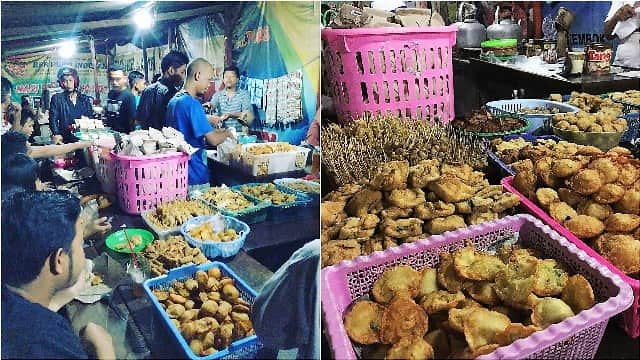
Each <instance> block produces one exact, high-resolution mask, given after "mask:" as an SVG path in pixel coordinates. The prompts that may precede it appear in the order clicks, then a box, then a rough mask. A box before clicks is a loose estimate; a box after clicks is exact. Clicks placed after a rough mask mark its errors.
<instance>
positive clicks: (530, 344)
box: [321, 215, 633, 359]
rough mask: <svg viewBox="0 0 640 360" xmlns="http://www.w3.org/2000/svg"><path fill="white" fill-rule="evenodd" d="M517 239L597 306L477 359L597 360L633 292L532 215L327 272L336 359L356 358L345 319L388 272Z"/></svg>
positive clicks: (325, 297)
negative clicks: (582, 284)
mask: <svg viewBox="0 0 640 360" xmlns="http://www.w3.org/2000/svg"><path fill="white" fill-rule="evenodd" d="M514 239H517V242H519V243H523V244H524V245H525V246H527V247H531V248H535V249H537V250H539V251H540V252H542V253H543V254H544V255H545V257H546V258H555V259H562V261H563V262H565V263H566V264H567V265H568V266H569V268H570V269H571V270H572V271H573V272H575V273H579V274H582V275H583V276H584V277H585V278H587V279H588V280H589V282H590V283H591V284H592V286H593V290H594V294H595V296H596V301H597V304H596V305H595V306H594V307H592V308H591V309H589V310H584V311H582V312H580V313H579V314H577V315H575V316H572V317H570V318H568V319H565V320H564V321H562V322H560V323H558V324H554V325H551V326H549V327H548V328H546V329H545V330H542V331H538V332H536V333H534V334H533V335H531V336H529V337H527V338H525V339H520V340H517V341H515V342H514V343H512V344H511V345H509V346H504V347H501V348H498V349H496V350H495V351H494V352H492V353H491V354H488V355H483V356H480V357H479V358H478V359H501V358H508V359H524V358H554V359H556V358H557V359H587V358H593V357H594V356H595V353H596V351H597V350H598V346H599V345H600V341H601V340H602V335H603V334H604V330H605V328H606V327H607V323H608V321H609V318H611V317H612V316H614V315H616V314H618V313H620V312H622V311H623V310H625V309H626V308H628V307H629V306H630V305H631V302H632V301H633V294H632V292H631V289H630V288H629V285H627V284H626V283H625V282H624V281H622V279H621V278H620V277H619V276H617V275H615V274H614V273H612V272H611V271H610V270H609V269H608V268H606V267H605V266H602V265H600V264H599V263H598V262H597V261H596V260H595V259H593V258H591V257H589V256H588V255H587V254H586V253H585V252H584V251H582V250H580V249H579V248H577V247H576V246H575V245H574V244H572V243H571V242H569V241H568V240H567V239H565V238H563V237H561V236H560V235H559V234H558V233H557V232H555V231H554V230H552V229H551V228H550V227H548V226H547V225H544V224H543V223H542V222H541V221H540V220H538V219H536V218H534V217H533V216H531V215H516V216H508V217H505V218H503V219H499V220H496V221H492V222H486V223H482V224H480V225H475V226H470V227H468V228H464V229H459V230H456V231H452V232H447V233H444V234H442V235H435V236H431V237H429V238H427V239H422V240H418V241H417V242H415V243H407V244H403V245H401V246H399V247H395V248H390V249H387V250H385V251H376V252H374V253H372V254H371V255H369V256H360V257H357V258H355V259H353V260H345V261H342V262H340V263H339V264H337V265H334V266H330V267H327V268H325V269H323V270H322V275H321V282H322V283H321V287H322V293H321V294H322V295H321V296H322V313H323V321H324V323H325V326H326V330H327V333H328V336H329V341H330V344H331V348H332V351H333V355H334V357H335V358H336V359H355V358H356V354H355V352H354V349H353V345H352V343H351V341H350V340H349V337H348V336H347V334H346V331H345V328H344V325H343V320H342V319H343V315H344V312H345V310H346V309H347V307H348V306H349V304H351V303H352V302H353V301H354V300H356V299H358V298H359V297H361V296H362V295H365V294H367V293H368V292H369V291H370V290H371V288H372V287H373V283H374V282H375V281H376V280H377V279H378V277H380V275H381V274H382V272H383V271H384V270H385V269H386V268H388V267H391V266H395V265H398V264H406V265H410V266H411V267H413V268H414V269H416V270H421V269H423V268H424V267H426V266H430V267H435V266H437V265H438V263H439V261H440V259H439V254H440V252H443V251H444V252H452V251H454V250H456V249H458V248H460V247H463V246H465V242H466V241H468V240H470V241H472V242H473V243H474V245H475V247H476V248H478V249H483V250H495V249H497V248H498V246H499V245H501V244H503V243H505V242H507V241H510V240H511V241H513V240H514Z"/></svg>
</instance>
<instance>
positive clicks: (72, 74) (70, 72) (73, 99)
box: [49, 66, 93, 144]
mask: <svg viewBox="0 0 640 360" xmlns="http://www.w3.org/2000/svg"><path fill="white" fill-rule="evenodd" d="M58 83H59V84H60V87H61V88H62V89H63V90H64V91H63V92H61V93H58V94H55V95H53V97H52V98H51V107H50V109H49V128H50V129H51V137H52V138H53V142H54V144H58V143H61V142H65V143H68V142H74V141H75V140H76V139H75V137H74V136H73V134H72V132H71V130H70V129H69V126H70V125H73V124H74V122H75V119H79V118H80V117H82V116H87V117H91V116H93V107H92V106H91V98H89V97H88V96H87V95H84V94H81V93H80V92H79V91H78V86H79V84H80V78H79V77H78V72H77V71H76V69H74V68H72V67H70V66H63V67H61V68H60V70H58Z"/></svg>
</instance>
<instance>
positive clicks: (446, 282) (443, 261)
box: [436, 252, 466, 293]
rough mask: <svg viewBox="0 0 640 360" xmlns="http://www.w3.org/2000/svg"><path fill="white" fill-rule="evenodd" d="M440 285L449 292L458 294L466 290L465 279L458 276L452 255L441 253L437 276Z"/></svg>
mask: <svg viewBox="0 0 640 360" xmlns="http://www.w3.org/2000/svg"><path fill="white" fill-rule="evenodd" d="M436 277H437V279H438V284H440V286H442V287H444V288H445V289H447V290H449V292H454V293H455V292H458V291H460V290H462V289H464V288H465V281H466V280H465V279H464V278H463V277H461V276H460V275H458V272H457V271H456V269H455V267H454V265H453V257H452V256H451V254H448V253H445V252H442V253H440V265H438V274H437V276H436Z"/></svg>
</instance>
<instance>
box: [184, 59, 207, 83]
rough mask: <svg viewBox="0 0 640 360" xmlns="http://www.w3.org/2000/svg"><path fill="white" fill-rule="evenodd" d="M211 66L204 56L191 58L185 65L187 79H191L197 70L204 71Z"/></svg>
mask: <svg viewBox="0 0 640 360" xmlns="http://www.w3.org/2000/svg"><path fill="white" fill-rule="evenodd" d="M211 67H212V66H211V63H210V62H209V61H207V60H206V59H204V58H197V59H193V60H192V61H191V62H190V63H189V65H188V66H187V80H193V77H194V76H195V74H196V73H197V72H199V71H204V70H205V69H208V68H211ZM207 80H208V79H207Z"/></svg>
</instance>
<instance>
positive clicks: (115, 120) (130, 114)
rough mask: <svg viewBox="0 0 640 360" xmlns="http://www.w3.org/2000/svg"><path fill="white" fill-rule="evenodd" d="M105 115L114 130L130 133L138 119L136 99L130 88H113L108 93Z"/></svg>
mask: <svg viewBox="0 0 640 360" xmlns="http://www.w3.org/2000/svg"><path fill="white" fill-rule="evenodd" d="M107 97H108V100H107V106H106V107H105V115H106V117H107V124H108V125H109V126H110V127H111V129H112V130H115V131H118V132H121V133H127V134H128V133H130V132H131V131H133V129H134V122H135V119H136V100H135V98H134V97H133V94H132V93H131V90H129V89H123V90H121V91H117V90H111V91H109V94H108V95H107Z"/></svg>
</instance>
